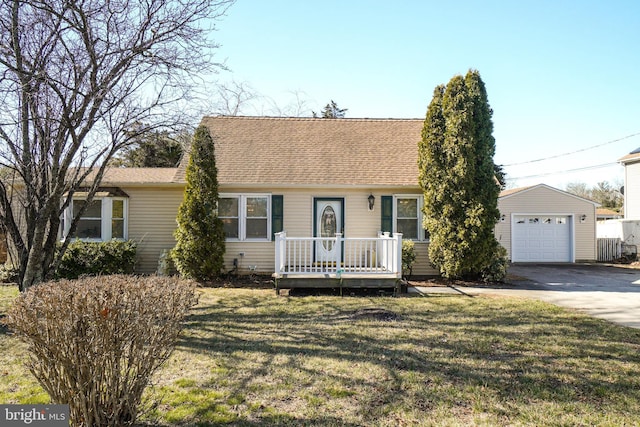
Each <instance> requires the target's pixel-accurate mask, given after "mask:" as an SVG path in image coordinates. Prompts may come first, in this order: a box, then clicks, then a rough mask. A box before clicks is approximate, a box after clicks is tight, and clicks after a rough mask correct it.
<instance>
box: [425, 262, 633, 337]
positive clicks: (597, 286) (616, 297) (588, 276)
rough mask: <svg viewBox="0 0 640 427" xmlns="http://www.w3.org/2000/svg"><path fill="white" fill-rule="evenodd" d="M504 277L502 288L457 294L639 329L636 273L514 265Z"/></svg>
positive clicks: (618, 269) (570, 266)
mask: <svg viewBox="0 0 640 427" xmlns="http://www.w3.org/2000/svg"><path fill="white" fill-rule="evenodd" d="M508 273H509V280H508V282H509V283H508V284H505V286H492V287H461V288H458V290H459V291H460V292H464V293H466V294H470V295H474V294H483V293H485V294H486V293H490V294H500V295H510V296H520V297H527V298H536V299H539V300H542V301H547V302H550V303H552V304H556V305H559V306H562V307H568V308H572V309H576V310H579V311H582V312H585V313H587V314H589V315H591V316H594V317H598V318H602V319H606V320H608V321H611V322H613V323H617V324H620V325H625V326H630V327H632V328H640V270H637V269H631V268H624V267H618V266H611V265H602V264H556V265H549V264H514V265H511V266H510V267H509V272H508ZM425 291H426V292H429V291H428V290H425Z"/></svg>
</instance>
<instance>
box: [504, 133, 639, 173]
mask: <svg viewBox="0 0 640 427" xmlns="http://www.w3.org/2000/svg"><path fill="white" fill-rule="evenodd" d="M638 135H640V132H637V133H633V134H631V135H627V136H623V137H622V138H618V139H614V140H612V141H607V142H603V143H602V144H597V145H593V146H591V147H586V148H581V149H579V150H575V151H570V152H568V153H563V154H556V155H555V156H549V157H543V158H541V159H535V160H527V161H525V162H519V163H511V164H508V165H502V166H504V167H507V166H519V165H526V164H529V163H536V162H542V161H544V160H551V159H557V158H558V157H564V156H570V155H571V154H576V153H581V152H583V151H588V150H593V149H594V148H599V147H603V146H605V145H609V144H613V143H614V142H619V141H624V140H625V139H629V138H633V137H634V136H638ZM536 176H537V175H536Z"/></svg>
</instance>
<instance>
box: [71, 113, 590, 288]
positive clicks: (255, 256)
mask: <svg viewBox="0 0 640 427" xmlns="http://www.w3.org/2000/svg"><path fill="white" fill-rule="evenodd" d="M202 124H203V125H205V126H207V127H208V128H209V129H210V131H211V135H212V137H213V140H214V143H215V154H216V165H217V168H218V175H217V176H218V183H219V194H220V204H219V209H218V216H219V217H220V218H221V219H222V220H223V222H224V224H225V231H226V235H227V242H226V254H225V270H227V271H237V272H238V273H241V274H242V273H249V272H255V273H260V274H272V273H274V271H275V273H277V274H278V275H280V276H282V277H285V276H288V275H289V276H293V275H294V273H300V274H311V273H316V274H320V275H326V274H329V275H330V276H331V277H334V278H336V277H343V278H346V277H347V276H349V275H353V276H354V277H355V276H358V275H360V276H358V277H364V275H365V274H378V275H380V276H379V277H382V276H384V275H386V276H385V277H396V278H397V277H398V274H399V273H401V271H399V270H400V266H399V265H398V264H399V261H400V260H399V258H398V257H399V255H400V254H401V250H400V246H401V245H399V240H398V239H399V238H400V234H401V235H402V236H401V238H402V239H411V240H413V241H415V248H416V252H417V260H416V263H415V265H414V268H413V274H414V275H420V276H426V275H435V274H437V272H436V271H435V270H434V269H433V268H432V267H431V266H430V264H429V261H428V253H427V249H428V243H429V240H428V235H427V234H426V233H425V230H424V229H423V228H422V210H421V207H422V204H423V201H422V191H421V189H420V187H419V185H418V166H417V158H418V150H417V143H418V141H419V139H420V135H421V130H422V126H423V120H422V119H316V118H275V117H227V116H217V117H205V118H204V119H203V120H202ZM187 162H188V158H187V156H185V158H184V159H183V161H182V163H181V164H180V166H179V167H178V168H167V169H140V168H131V169H125V168H121V169H109V170H108V171H107V172H106V174H105V177H104V179H103V182H102V187H103V188H102V189H101V190H104V191H101V193H100V194H98V196H97V200H98V203H97V204H98V205H99V206H100V209H95V210H88V211H87V213H86V214H85V218H83V219H82V222H84V224H81V226H80V227H79V230H80V231H82V230H85V231H86V233H85V235H80V237H84V238H91V239H96V240H101V239H102V240H108V239H110V238H115V237H117V238H129V239H134V240H136V241H138V242H139V246H138V248H139V249H138V252H139V263H138V266H137V269H138V271H139V272H141V273H152V272H155V271H156V270H157V266H158V261H159V258H160V257H161V254H162V253H163V252H164V251H166V250H168V249H170V248H172V247H173V246H174V244H175V241H174V238H173V231H174V230H175V228H176V214H177V210H178V206H179V205H180V203H181V201H182V198H183V191H184V187H185V171H186V166H187ZM79 197H81V196H79ZM77 202H78V203H82V200H81V199H78V201H77ZM499 207H500V210H501V212H502V218H501V220H500V222H499V223H498V224H497V225H496V236H497V238H498V240H499V241H500V242H501V243H502V244H503V245H504V246H505V248H507V251H508V253H509V255H510V257H511V258H512V259H513V260H514V261H518V262H527V261H535V262H538V261H554V262H556V261H561V262H574V261H576V260H593V259H595V237H594V236H595V205H594V204H593V203H592V202H589V201H586V200H584V199H580V198H579V197H575V196H572V195H570V194H568V193H565V192H562V191H560V190H556V189H553V188H551V187H548V186H546V185H538V186H534V187H528V188H526V189H517V190H507V191H505V192H503V193H502V195H501V197H500V200H499ZM72 212H73V206H71V207H70V208H69V214H71V213H72ZM336 236H337V237H336ZM390 274H391V276H389V275H390Z"/></svg>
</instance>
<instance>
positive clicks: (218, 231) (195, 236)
mask: <svg viewBox="0 0 640 427" xmlns="http://www.w3.org/2000/svg"><path fill="white" fill-rule="evenodd" d="M190 155H191V157H190V158H189V163H188V164H187V170H186V181H187V186H186V189H185V191H184V200H183V201H182V204H181V205H180V208H179V209H178V218H177V221H178V228H177V229H176V231H175V233H174V235H175V238H176V242H177V243H176V246H175V248H174V249H173V251H172V258H173V261H174V263H175V265H176V268H177V269H178V272H179V273H180V275H182V276H184V277H187V278H190V279H195V280H198V281H207V280H212V279H214V278H215V277H217V276H218V275H219V274H220V272H221V271H222V267H223V265H224V261H223V255H224V252H225V243H224V227H223V224H222V220H221V219H220V218H218V177H217V174H218V170H217V168H216V160H215V150H214V145H213V139H212V138H211V134H210V133H209V129H207V127H206V126H199V127H198V128H197V129H196V131H195V134H194V135H193V141H192V143H191V153H190Z"/></svg>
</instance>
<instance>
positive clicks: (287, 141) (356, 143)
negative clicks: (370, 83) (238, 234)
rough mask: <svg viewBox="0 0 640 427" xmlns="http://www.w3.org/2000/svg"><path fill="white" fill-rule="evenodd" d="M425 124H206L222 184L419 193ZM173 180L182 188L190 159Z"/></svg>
mask: <svg viewBox="0 0 640 427" xmlns="http://www.w3.org/2000/svg"><path fill="white" fill-rule="evenodd" d="M423 122H424V121H423V120H422V119H319V118H318V119H316V118H279V117H228V116H218V117H204V118H203V119H202V124H203V125H205V126H207V127H208V128H209V130H210V132H211V136H212V137H213V139H214V142H215V150H216V166H217V167H218V183H219V184H220V185H245V184H246V185H258V186H270V185H271V186H277V185H285V186H288V185H293V186H329V185H331V186H367V187H371V186H401V187H403V186H406V187H417V186H418V166H417V160H418V141H419V140H420V134H421V131H422V125H423ZM184 157H185V158H184V159H183V162H182V164H181V165H180V167H179V168H178V172H177V173H176V176H175V180H176V181H179V182H184V172H185V169H186V165H187V162H188V156H184Z"/></svg>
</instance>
